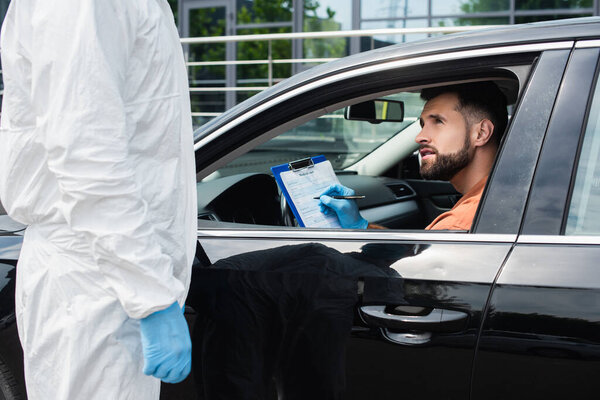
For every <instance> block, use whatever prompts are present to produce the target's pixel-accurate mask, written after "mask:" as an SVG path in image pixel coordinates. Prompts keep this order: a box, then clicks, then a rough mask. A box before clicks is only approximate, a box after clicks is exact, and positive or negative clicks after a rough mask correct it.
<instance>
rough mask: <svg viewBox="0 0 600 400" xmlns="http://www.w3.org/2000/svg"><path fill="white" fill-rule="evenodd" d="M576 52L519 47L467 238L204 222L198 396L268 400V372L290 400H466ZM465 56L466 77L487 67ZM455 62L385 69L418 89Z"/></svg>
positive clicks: (194, 299)
mask: <svg viewBox="0 0 600 400" xmlns="http://www.w3.org/2000/svg"><path fill="white" fill-rule="evenodd" d="M571 45H572V44H571V43H569V42H561V43H559V44H550V45H549V44H543V45H540V46H539V47H527V49H526V50H525V49H524V51H526V53H527V54H528V57H530V60H535V61H534V66H533V67H532V69H531V70H532V72H531V74H530V76H529V77H528V80H527V81H526V84H525V82H524V87H523V89H522V94H521V99H520V101H519V103H518V105H517V107H516V110H515V112H514V113H513V117H512V121H511V124H510V127H509V131H508V133H507V136H506V138H505V141H504V145H503V147H502V150H501V153H500V155H499V156H498V159H497V162H496V166H495V168H494V171H493V173H492V175H491V177H490V180H489V183H488V187H487V189H486V192H485V195H484V198H483V200H482V204H481V205H480V210H479V214H478V217H477V220H476V222H475V224H474V227H473V228H472V232H470V233H467V232H434V231H428V232H424V231H399V230H389V231H385V230H377V231H373V230H366V231H355V230H347V231H342V230H324V229H294V228H268V227H260V228H258V227H257V228H253V227H236V226H233V225H227V226H219V225H218V224H214V223H210V224H208V223H205V222H204V221H199V231H198V241H199V244H200V247H199V254H198V258H199V259H200V260H203V262H204V266H203V267H198V268H196V269H195V271H194V274H195V277H194V280H193V285H192V288H191V289H190V298H189V299H188V303H189V304H191V305H192V306H193V307H194V308H196V309H197V310H198V312H199V314H201V315H204V317H206V318H204V320H203V321H204V322H202V323H201V324H200V325H199V327H197V328H198V331H197V333H196V334H195V337H196V339H197V340H198V341H197V342H195V346H196V348H197V353H196V356H197V358H196V364H195V367H194V368H195V371H196V372H197V373H198V374H199V377H198V378H197V379H198V381H200V382H202V383H201V385H200V386H201V387H200V390H201V391H203V392H204V393H205V394H206V393H208V394H209V395H208V396H207V397H208V398H210V397H211V396H210V394H213V395H215V396H217V395H218V394H221V395H223V394H224V393H226V394H227V395H229V396H234V395H235V393H236V392H235V390H236V388H235V386H238V387H242V388H244V389H245V391H244V393H249V392H251V391H255V392H254V393H257V394H256V395H255V398H261V393H260V391H261V390H262V389H261V385H260V382H259V383H256V382H255V381H256V380H259V381H260V380H261V379H264V377H261V376H260V374H261V371H262V372H264V371H267V372H269V371H272V370H274V371H275V372H274V374H275V375H276V376H279V377H280V378H281V379H280V380H279V382H280V385H281V386H280V387H279V389H280V393H281V390H283V393H284V394H285V395H284V398H303V397H304V398H337V397H338V396H339V394H340V393H341V392H344V393H345V395H344V398H347V399H359V398H361V399H362V398H365V397H367V396H368V397H370V398H373V399H396V398H398V397H400V396H402V397H404V396H407V397H412V398H456V399H464V398H468V397H469V395H470V390H471V373H472V364H473V359H474V351H475V347H476V344H477V339H478V333H479V330H480V327H481V324H482V322H483V321H482V315H483V312H484V309H485V307H486V303H487V301H488V297H489V295H490V289H491V287H492V283H493V282H494V280H495V279H496V276H497V274H498V272H499V271H500V267H501V266H502V265H503V263H504V262H505V260H506V258H507V256H508V254H509V253H510V251H511V248H512V247H513V245H514V242H515V240H516V237H517V233H518V230H519V226H520V224H521V218H522V215H523V210H524V209H525V204H526V200H527V195H528V193H529V186H530V183H531V179H532V176H533V172H534V169H535V165H536V161H537V157H538V153H539V150H540V148H541V143H542V140H543V137H544V134H545V131H546V127H547V123H548V120H549V117H550V113H551V110H552V107H553V106H554V100H555V96H556V93H557V92H558V89H559V86H560V83H561V79H562V76H563V72H564V68H565V66H566V64H567V60H568V56H569V53H570V47H571ZM548 48H550V49H551V50H546V49H548ZM545 50H546V51H545ZM516 53H517V52H516V51H514V49H513V50H512V51H511V52H510V54H512V56H515V54H516ZM469 54H470V55H469V56H465V58H463V59H461V62H462V66H463V68H464V70H469V68H474V67H475V66H476V65H482V64H485V63H487V62H489V61H490V60H489V59H488V58H485V57H483V56H482V57H480V56H478V55H477V52H475V53H469ZM502 54H503V53H502V50H499V52H498V54H494V55H493V56H494V57H500V58H501V57H502ZM487 56H489V53H487V54H486V57H487ZM456 67H457V66H456V65H452V62H448V61H447V60H444V56H443V55H442V56H440V57H439V58H438V59H436V62H435V63H432V64H431V65H427V64H423V65H418V68H415V69H414V70H408V69H399V70H394V71H391V72H392V74H391V75H394V76H396V77H398V76H401V77H403V79H405V80H406V82H410V81H411V79H412V80H415V79H416V76H417V74H419V75H418V76H422V75H426V74H427V73H428V72H430V73H433V72H432V71H437V72H435V73H436V74H438V75H444V74H448V73H449V71H456ZM371 73H374V74H376V75H373V76H378V77H380V79H381V76H382V75H384V73H382V72H380V71H371ZM368 78H369V76H358V77H356V78H355V80H353V81H352V80H351V81H346V82H344V81H341V82H337V84H339V85H345V86H348V85H352V84H354V85H356V82H361V85H364V82H365V80H367V81H368ZM396 79H398V78H396ZM362 94H364V93H362ZM310 95H311V96H315V94H314V93H313V94H310ZM295 104H301V101H295ZM532 110H533V111H532ZM250 126H251V125H246V127H247V129H248V130H249V131H250V130H251V129H250ZM522 132H526V133H527V136H526V138H525V140H524V139H523V135H522ZM248 134H249V135H252V133H248ZM221 148H222V145H221ZM200 168H202V166H201V167H200ZM507 186H508V187H507ZM274 288H275V289H274ZM294 296H296V297H294ZM292 297H294V298H292ZM298 298H302V301H301V302H300V301H299V300H298ZM273 318H279V319H280V320H281V321H284V322H278V323H275V322H273V321H272V319H273ZM198 343H200V344H198ZM278 357H279V358H278ZM198 358H199V359H200V360H198ZM276 359H277V360H276ZM282 359H283V361H281V360H282ZM227 360H229V361H227ZM246 364H247V365H246ZM257 371H258V372H257ZM256 374H258V375H259V376H258V377H257V376H256ZM232 382H236V383H235V384H232ZM281 382H282V383H281ZM240 385H241V386H240ZM287 389H289V390H287ZM286 390H287V391H286ZM290 390H291V391H290ZM294 390H295V391H294Z"/></svg>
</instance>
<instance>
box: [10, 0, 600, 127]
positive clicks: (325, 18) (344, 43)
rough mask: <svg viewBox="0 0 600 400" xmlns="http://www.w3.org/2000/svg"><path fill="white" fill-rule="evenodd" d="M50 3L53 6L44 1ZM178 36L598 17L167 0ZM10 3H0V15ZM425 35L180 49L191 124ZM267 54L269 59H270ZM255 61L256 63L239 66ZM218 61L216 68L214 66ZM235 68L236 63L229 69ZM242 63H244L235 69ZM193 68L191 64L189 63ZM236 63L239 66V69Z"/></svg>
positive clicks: (333, 0)
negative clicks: (302, 74) (286, 83)
mask: <svg viewBox="0 0 600 400" xmlns="http://www.w3.org/2000/svg"><path fill="white" fill-rule="evenodd" d="M47 1H51V0H47ZM166 1H168V2H169V4H170V5H171V7H172V9H173V11H174V14H175V18H176V23H177V26H178V29H179V33H180V35H181V36H182V37H208V36H231V35H249V34H264V33H293V32H321V31H340V30H365V29H379V28H426V27H438V26H463V25H503V24H519V23H526V22H534V21H543V20H552V19H563V18H574V17H582V16H591V15H600V0H166ZM9 2H10V0H0V17H3V16H4V14H5V13H6V9H7V7H8V4H9ZM429 35H430V34H428V33H417V34H406V35H397V34H396V35H379V36H374V37H352V38H334V39H332V38H330V39H310V40H308V39H307V40H301V39H295V40H290V39H287V40H274V41H271V42H270V43H268V42H265V41H254V42H245V41H240V42H230V43H208V44H192V45H186V46H184V50H185V53H186V57H187V59H188V62H191V63H192V65H190V67H189V71H190V75H189V78H190V86H191V87H193V88H195V90H192V92H191V99H192V109H193V111H194V113H195V116H196V118H195V124H196V125H198V124H201V123H203V122H205V121H206V120H207V119H210V118H211V117H212V116H214V115H215V114H218V113H221V112H223V111H224V110H226V109H228V108H230V107H232V106H233V105H235V104H236V103H238V102H240V101H242V100H244V99H246V98H248V97H250V96H252V95H254V94H256V93H257V92H258V91H260V90H262V89H263V88H265V87H267V86H269V85H271V84H273V83H277V82H278V81H280V80H282V79H285V78H287V77H289V76H291V75H292V74H295V73H297V72H299V71H302V70H304V69H306V68H309V67H311V66H313V65H315V62H307V61H301V62H299V61H291V62H279V63H274V64H272V65H270V66H269V65H267V63H266V62H263V63H256V62H257V61H260V60H263V61H264V60H267V59H268V57H269V54H270V55H271V56H272V59H275V60H300V59H302V60H306V59H331V58H337V57H343V56H346V55H349V54H355V53H359V52H361V51H365V50H369V49H371V48H377V47H382V46H387V45H390V44H394V43H401V42H408V41H415V40H420V39H424V38H427V37H428V36H429ZM269 48H270V53H269ZM244 60H252V61H254V62H255V63H254V64H243V61H244ZM219 62H220V64H219ZM232 62H235V63H232ZM240 62H242V63H240ZM194 63H196V65H193V64H194ZM236 63H237V64H236Z"/></svg>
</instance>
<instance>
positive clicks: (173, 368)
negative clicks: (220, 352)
mask: <svg viewBox="0 0 600 400" xmlns="http://www.w3.org/2000/svg"><path fill="white" fill-rule="evenodd" d="M140 332H141V335H142V349H143V352H144V374H146V375H152V376H154V377H156V378H158V379H160V380H162V381H163V382H167V383H177V382H181V381H182V380H184V379H185V378H186V376H188V375H189V373H190V371H191V369H192V341H191V340H190V332H189V330H188V325H187V322H186V321H185V317H184V316H183V311H182V309H181V308H180V307H179V304H178V303H177V302H175V303H173V304H171V306H169V308H166V309H164V310H161V311H157V312H155V313H152V314H150V315H148V316H147V317H146V318H143V319H141V320H140Z"/></svg>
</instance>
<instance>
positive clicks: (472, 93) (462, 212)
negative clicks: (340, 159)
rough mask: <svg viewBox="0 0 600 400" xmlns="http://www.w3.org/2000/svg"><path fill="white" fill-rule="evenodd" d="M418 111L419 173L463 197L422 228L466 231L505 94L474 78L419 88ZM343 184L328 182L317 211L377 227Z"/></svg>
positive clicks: (502, 121) (503, 120) (346, 223)
mask: <svg viewBox="0 0 600 400" xmlns="http://www.w3.org/2000/svg"><path fill="white" fill-rule="evenodd" d="M421 98H422V99H423V100H425V101H426V103H425V106H424V107H423V111H422V112H421V116H420V118H419V121H420V124H421V132H420V133H419V134H418V135H417V137H416V138H415V140H416V142H417V143H418V144H419V145H420V149H419V154H420V158H421V176H422V177H423V178H424V179H432V180H446V181H450V183H451V184H452V186H454V188H455V189H456V190H457V191H458V192H460V193H461V194H462V195H463V196H462V197H461V199H460V200H459V201H458V202H457V203H456V205H455V206H454V207H453V208H452V209H451V210H450V211H447V212H445V213H443V214H441V215H439V216H438V217H437V218H436V219H435V220H433V222H431V223H430V224H429V225H428V226H427V227H426V228H425V229H437V230H443V229H447V230H469V229H470V228H471V224H472V222H473V218H474V217H475V213H476V211H477V206H478V205H479V201H480V200H481V195H482V193H483V189H484V188H485V184H486V182H487V178H488V176H489V174H490V171H491V169H492V165H493V163H494V159H495V157H496V153H497V151H498V147H499V143H500V139H501V137H502V133H503V132H504V130H505V128H506V124H507V120H508V116H507V111H506V98H505V97H504V95H503V94H502V92H501V91H500V89H498V87H497V86H496V85H495V84H494V83H492V82H473V83H465V84H460V85H452V86H444V87H434V88H428V89H424V90H423V91H422V92H421ZM353 194H354V191H353V190H352V189H350V188H347V187H344V186H342V185H333V186H331V187H329V188H328V189H327V190H326V191H325V192H324V193H323V194H322V195H321V197H320V200H321V211H322V212H324V213H331V212H335V213H336V215H337V216H338V219H339V220H340V224H341V225H342V227H343V228H353V229H364V228H367V227H368V228H382V227H381V226H378V225H374V224H369V223H368V221H366V220H365V219H364V218H363V217H362V216H361V215H360V213H359V212H358V207H357V205H356V202H355V201H354V200H338V199H334V198H333V197H332V196H334V195H341V196H349V195H353Z"/></svg>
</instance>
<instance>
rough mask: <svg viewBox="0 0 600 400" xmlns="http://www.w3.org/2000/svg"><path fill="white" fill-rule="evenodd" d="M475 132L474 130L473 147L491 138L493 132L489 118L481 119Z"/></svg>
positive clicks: (482, 144) (492, 125) (483, 143)
mask: <svg viewBox="0 0 600 400" xmlns="http://www.w3.org/2000/svg"><path fill="white" fill-rule="evenodd" d="M476 127H477V132H475V133H476V134H475V140H473V144H474V145H475V147H478V146H484V145H485V144H486V143H488V142H489V141H490V139H491V138H492V134H493V133H494V124H492V121H490V120H489V119H482V120H481V121H480V122H479V123H478V124H477V125H476Z"/></svg>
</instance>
